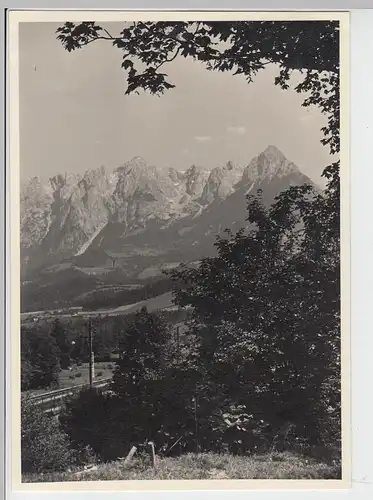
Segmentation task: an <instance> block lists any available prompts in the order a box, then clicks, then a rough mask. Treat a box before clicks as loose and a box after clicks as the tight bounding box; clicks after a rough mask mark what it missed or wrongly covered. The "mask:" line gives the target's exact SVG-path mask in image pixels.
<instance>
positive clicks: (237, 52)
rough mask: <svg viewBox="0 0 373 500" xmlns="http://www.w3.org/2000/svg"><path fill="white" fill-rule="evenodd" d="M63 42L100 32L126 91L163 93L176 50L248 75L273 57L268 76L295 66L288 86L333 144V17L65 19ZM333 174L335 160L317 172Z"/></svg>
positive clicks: (336, 115)
mask: <svg viewBox="0 0 373 500" xmlns="http://www.w3.org/2000/svg"><path fill="white" fill-rule="evenodd" d="M57 38H58V39H59V40H60V41H61V43H62V45H63V46H64V47H65V49H66V50H68V51H69V52H71V51H72V50H76V49H80V48H82V47H84V46H86V45H88V44H89V43H92V42H96V41H97V40H107V41H109V42H111V43H112V45H113V46H114V47H117V48H118V49H120V50H121V51H122V52H123V62H122V67H123V69H124V70H125V71H127V89H126V94H131V93H134V92H137V93H138V91H139V90H140V89H141V90H145V91H147V92H150V93H152V94H157V95H160V94H163V93H164V92H165V91H166V90H169V89H172V88H174V85H173V84H172V83H171V82H170V81H169V79H168V76H167V74H166V73H164V72H162V68H163V67H164V65H165V64H167V63H170V62H172V61H173V60H174V59H175V58H176V57H177V56H179V55H180V56H182V57H185V58H186V57H190V58H192V59H194V60H197V61H200V62H202V63H204V64H206V67H207V69H208V70H216V71H231V72H233V74H235V75H244V76H245V77H246V79H247V81H248V82H251V81H252V80H253V78H254V76H255V75H256V74H257V73H258V71H260V70H262V69H263V68H265V67H266V66H267V65H268V64H275V65H277V67H278V70H279V73H278V75H277V76H276V78H275V82H274V83H275V84H276V85H279V86H280V87H281V88H283V89H288V88H289V87H290V84H291V76H292V74H293V73H294V72H296V73H297V74H298V75H299V76H300V82H299V83H297V84H295V86H294V90H295V91H296V92H298V93H302V94H304V95H305V100H304V102H303V106H306V107H308V106H311V105H315V106H318V107H319V108H320V109H321V111H322V112H323V113H324V114H326V116H327V117H328V124H327V125H326V126H325V127H324V128H323V129H322V132H323V134H324V139H323V140H322V142H323V144H325V145H328V146H329V149H330V152H331V154H335V153H338V152H339V148H340V142H339V128H340V99H339V90H340V81H339V68H340V65H339V23H338V22H337V21H282V22H279V21H240V22H237V21H232V22H225V21H224V22H223V21H214V22H206V21H200V22H145V23H144V22H133V23H132V24H127V25H126V26H125V27H124V28H123V29H122V31H121V32H120V34H119V35H117V36H113V35H112V34H110V33H109V32H108V31H107V30H106V29H105V28H103V27H101V26H99V25H97V24H96V23H95V22H83V23H80V24H75V23H72V22H67V23H65V24H64V25H63V26H61V27H59V28H58V29H57ZM324 175H325V177H326V178H328V179H330V176H332V178H333V179H337V178H338V162H336V163H335V164H333V165H331V166H330V168H329V169H328V170H327V171H325V172H324Z"/></svg>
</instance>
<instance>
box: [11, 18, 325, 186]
mask: <svg viewBox="0 0 373 500" xmlns="http://www.w3.org/2000/svg"><path fill="white" fill-rule="evenodd" d="M57 27H58V24H54V23H22V24H21V25H20V129H21V176H22V178H27V177H30V176H34V175H41V176H49V175H54V174H56V173H58V172H61V173H63V172H84V171H85V170H86V169H88V168H96V167H99V166H101V165H104V166H106V167H108V168H115V167H117V166H119V165H120V164H122V163H124V162H125V161H127V160H129V159H131V158H132V157H133V156H142V157H143V158H144V159H145V160H146V161H147V162H148V163H149V164H155V165H160V166H161V165H169V166H173V167H174V168H176V169H180V170H182V169H185V168H187V167H188V166H190V165H191V164H193V163H196V164H199V165H206V166H207V167H214V166H218V165H222V164H224V163H225V162H226V161H228V160H232V161H234V162H237V163H240V164H243V165H246V164H248V163H249V161H250V160H251V159H252V157H254V156H256V155H257V154H259V153H260V152H261V151H262V150H264V149H265V148H266V147H267V146H268V145H269V144H272V145H275V146H277V147H278V148H279V149H280V150H281V151H282V152H283V153H284V154H285V155H286V156H287V158H288V159H289V160H291V161H293V162H294V163H296V164H297V165H298V167H299V168H300V169H301V170H302V171H303V172H304V173H305V174H307V175H309V176H310V177H311V178H312V179H313V180H315V181H316V182H320V174H321V172H322V170H323V168H324V167H325V166H326V165H327V164H328V163H329V161H330V158H329V152H328V149H327V148H326V147H323V146H322V145H321V144H320V138H321V132H320V127H321V126H323V124H324V122H325V119H324V117H323V116H322V115H321V114H320V112H319V111H318V109H315V108H313V109H310V108H303V107H302V106H301V103H302V102H303V100H304V96H300V95H298V94H296V93H295V92H294V91H292V90H286V91H283V90H280V89H279V88H278V87H275V86H274V84H273V79H274V76H275V74H276V73H275V71H274V70H275V68H267V69H265V70H263V71H262V72H261V73H259V74H258V75H257V77H256V78H255V80H254V82H253V83H250V84H248V83H247V82H246V80H245V78H244V77H242V76H232V74H231V73H218V72H213V71H207V70H206V69H205V67H204V66H203V65H202V64H200V63H198V62H194V61H192V60H186V59H184V58H177V59H175V61H174V62H172V63H170V64H169V65H168V66H167V67H166V70H165V72H167V73H168V75H169V76H170V79H171V82H172V83H174V84H175V85H176V88H175V89H171V90H169V91H168V92H166V93H165V94H164V95H163V96H162V97H155V96H151V95H148V94H145V93H141V94H140V95H134V96H125V95H124V92H125V75H124V73H123V71H122V69H121V67H120V63H121V52H120V50H118V49H117V48H114V47H112V46H111V45H110V43H109V42H105V41H99V42H95V43H93V44H91V45H89V46H88V47H86V48H84V49H83V50H78V51H76V52H72V53H68V52H66V51H65V50H64V49H63V47H62V46H61V44H60V43H59V42H58V41H57V40H56V36H55V30H56V28H57ZM106 27H109V28H110V31H111V32H113V33H119V31H120V25H117V24H115V23H110V26H109V25H106Z"/></svg>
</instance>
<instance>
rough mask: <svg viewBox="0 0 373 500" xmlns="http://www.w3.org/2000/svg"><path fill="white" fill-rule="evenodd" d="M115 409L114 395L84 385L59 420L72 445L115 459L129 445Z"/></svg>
mask: <svg viewBox="0 0 373 500" xmlns="http://www.w3.org/2000/svg"><path fill="white" fill-rule="evenodd" d="M118 410H119V409H118V405H117V401H116V399H115V398H113V397H111V396H110V395H106V394H103V393H102V392H101V391H100V390H98V389H95V388H87V389H83V390H82V391H81V392H80V393H79V394H77V395H76V396H75V397H74V398H72V399H71V400H69V401H68V402H67V403H66V407H65V410H64V412H63V413H62V414H61V415H60V422H61V425H62V428H63V430H64V432H66V434H68V436H69V438H70V440H71V442H72V445H73V447H74V448H76V449H84V448H86V447H87V446H88V447H89V448H90V449H91V450H92V452H93V453H94V454H95V455H96V456H98V457H99V458H100V459H102V460H104V461H110V460H115V459H116V458H118V457H120V456H123V455H125V454H126V453H128V451H129V450H130V448H131V445H132V444H131V442H130V441H131V440H130V438H129V436H128V434H126V433H125V432H124V431H123V427H124V426H125V423H124V422H123V418H121V417H122V415H121V414H120V411H118ZM133 444H134V443H133Z"/></svg>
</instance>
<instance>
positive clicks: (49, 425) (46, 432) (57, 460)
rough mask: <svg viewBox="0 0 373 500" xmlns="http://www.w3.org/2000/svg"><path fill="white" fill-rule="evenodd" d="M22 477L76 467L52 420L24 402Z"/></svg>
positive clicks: (67, 445)
mask: <svg viewBox="0 0 373 500" xmlns="http://www.w3.org/2000/svg"><path fill="white" fill-rule="evenodd" d="M21 410H22V411H21V447H22V473H25V472H48V471H59V470H65V469H66V468H68V467H71V466H73V465H74V464H75V463H76V456H75V454H74V452H73V450H72V448H71V446H70V442H69V439H68V436H67V435H66V434H65V433H64V432H63V431H62V430H61V429H60V427H59V424H58V422H57V420H56V419H53V418H50V417H48V416H47V415H46V414H45V413H43V410H42V409H41V408H40V407H39V406H37V405H35V404H33V403H32V401H30V400H28V399H23V400H22V406H21Z"/></svg>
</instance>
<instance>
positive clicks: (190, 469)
mask: <svg viewBox="0 0 373 500" xmlns="http://www.w3.org/2000/svg"><path fill="white" fill-rule="evenodd" d="M340 478H341V470H340V466H338V465H327V464H325V463H320V462H317V461H315V460H313V459H309V458H306V457H303V456H300V455H295V454H290V453H274V454H266V455H256V456H252V457H238V456H232V455H218V454H213V453H202V454H200V455H198V456H197V455H195V454H192V453H190V454H187V455H183V456H181V457H178V458H163V459H159V460H158V463H157V467H156V468H153V467H151V464H150V461H149V459H148V457H145V458H137V459H135V460H133V462H132V463H131V465H130V466H128V467H126V466H124V464H123V461H117V462H113V463H108V464H102V465H99V466H98V467H97V469H95V470H91V471H86V472H81V471H71V472H60V473H45V474H25V475H24V477H23V482H65V481H105V480H106V481H118V480H126V479H127V480H139V479H140V480H141V479H158V480H164V479H340Z"/></svg>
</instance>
